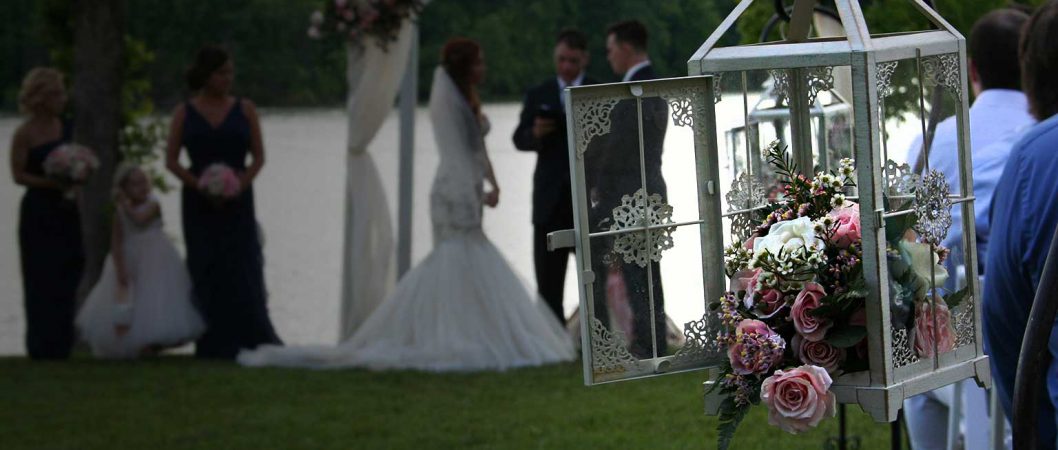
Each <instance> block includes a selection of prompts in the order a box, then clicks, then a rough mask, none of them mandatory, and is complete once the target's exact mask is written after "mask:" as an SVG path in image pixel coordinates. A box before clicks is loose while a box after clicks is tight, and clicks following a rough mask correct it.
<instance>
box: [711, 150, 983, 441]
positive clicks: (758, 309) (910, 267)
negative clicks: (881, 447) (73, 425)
mask: <svg viewBox="0 0 1058 450" xmlns="http://www.w3.org/2000/svg"><path fill="white" fill-rule="evenodd" d="M766 156H767V159H768V162H769V164H770V165H772V166H773V167H774V168H775V173H776V174H778V175H779V181H780V183H782V185H783V188H782V196H781V200H777V201H773V202H771V203H769V204H767V205H761V206H759V207H757V208H755V209H751V210H750V212H747V213H743V214H747V215H748V216H749V220H750V222H751V223H753V224H754V225H756V228H755V230H754V232H752V233H751V235H750V236H748V237H746V238H745V239H744V240H742V241H737V240H736V241H735V242H734V243H732V245H731V246H729V247H728V248H726V249H725V251H724V257H725V261H724V265H725V270H726V272H727V276H728V278H729V279H730V286H731V290H730V291H729V292H727V293H725V294H724V296H723V297H722V298H721V299H720V300H719V302H717V303H716V304H714V305H712V308H713V309H714V310H715V311H716V312H717V314H718V316H719V318H720V321H721V323H722V329H721V332H720V334H719V336H718V341H719V343H720V344H721V345H722V346H724V347H725V348H726V350H727V356H728V360H727V362H726V364H725V365H724V366H723V367H722V368H721V369H722V370H721V373H720V377H719V378H718V379H717V381H716V382H715V383H714V384H713V388H714V389H719V390H720V394H721V395H722V396H725V399H724V400H723V401H722V402H721V411H720V423H719V426H718V431H719V433H718V435H719V438H718V440H719V448H720V449H722V450H723V449H726V448H727V446H728V445H730V442H731V438H732V436H733V435H734V432H735V429H736V428H737V426H738V423H739V421H741V419H742V418H743V417H744V416H745V413H746V411H747V410H748V408H749V407H751V406H752V405H754V404H757V403H764V405H765V406H766V407H767V408H768V414H769V416H768V417H769V423H771V424H772V425H775V426H777V427H779V428H781V429H782V430H784V431H787V432H790V433H800V432H803V431H805V430H808V429H810V428H812V427H815V426H817V425H818V424H819V423H820V421H821V420H823V418H825V417H830V416H833V414H834V403H835V397H834V394H833V393H831V392H830V386H831V383H832V378H831V377H832V376H838V375H840V374H844V373H850V372H856V371H862V370H867V368H868V355H867V351H866V348H867V345H866V344H867V338H866V337H867V327H866V325H867V321H866V314H865V313H866V309H865V306H866V302H865V300H866V298H867V295H868V292H867V289H866V285H865V281H864V278H863V252H862V247H863V242H862V239H863V232H862V230H861V226H860V207H859V204H857V203H855V202H853V201H850V200H849V198H847V197H846V193H847V192H851V189H852V188H854V187H855V184H854V182H853V174H854V165H853V161H852V160H849V159H843V160H841V162H840V164H839V167H838V170H837V171H836V172H831V173H818V174H816V176H815V177H813V178H808V177H806V176H804V175H799V174H798V171H797V170H796V167H794V165H793V163H792V162H791V161H790V160H789V158H788V157H787V156H786V152H785V150H784V149H782V148H780V146H779V144H778V143H777V142H775V143H772V145H771V146H769V148H768V149H767V155H766ZM887 220H889V219H887ZM895 220H899V222H896V221H895ZM914 220H915V216H914V214H902V215H894V221H892V222H887V223H886V231H887V232H889V233H892V235H891V236H890V235H887V236H886V243H887V248H889V249H890V251H889V252H887V255H886V257H887V260H888V261H889V265H888V266H889V269H890V272H891V273H890V275H891V280H890V285H891V287H892V289H891V291H892V292H894V293H895V294H894V295H895V296H904V297H906V298H904V297H900V298H895V297H894V299H892V302H893V304H894V305H899V304H900V302H904V301H912V302H915V304H916V305H918V306H917V307H916V308H909V309H914V316H913V317H914V321H913V324H912V322H910V321H908V322H907V323H906V324H904V322H902V321H900V320H897V319H896V318H894V321H893V323H894V325H893V326H904V327H905V328H911V327H914V333H915V334H914V336H915V339H914V345H915V349H916V350H917V352H918V354H919V355H920V356H921V357H931V356H933V355H934V350H936V351H937V352H941V353H943V352H945V351H949V350H951V349H952V348H953V347H954V345H955V344H954V338H953V332H952V327H951V325H950V322H951V315H950V313H949V310H948V307H951V306H952V305H953V304H954V303H955V302H957V301H958V300H959V299H961V298H963V297H964V295H961V294H959V293H956V294H952V295H949V296H947V297H944V298H943V299H942V300H939V301H938V302H937V304H936V309H933V308H931V307H929V303H928V302H926V301H924V300H925V298H926V296H927V295H936V294H935V293H936V292H937V291H938V290H939V288H940V286H941V285H943V284H944V281H945V280H946V272H944V268H943V267H941V266H939V265H938V264H939V261H940V260H941V259H942V257H943V255H944V254H945V253H946V251H945V250H944V249H943V248H939V247H938V246H936V245H932V246H931V245H928V244H923V243H917V242H914V243H911V242H904V240H905V239H906V236H905V235H908V236H910V235H914V233H910V232H908V230H909V229H910V228H911V227H912V226H913V224H914ZM945 302H947V305H945ZM896 308H897V306H894V307H893V309H891V310H894V311H895V310H896ZM786 343H790V346H789V349H790V351H786ZM769 373H770V375H769Z"/></svg>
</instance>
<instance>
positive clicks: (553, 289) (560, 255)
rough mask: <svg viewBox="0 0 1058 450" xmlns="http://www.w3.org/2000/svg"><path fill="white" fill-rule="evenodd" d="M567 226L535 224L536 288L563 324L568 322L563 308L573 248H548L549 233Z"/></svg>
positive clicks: (534, 258) (534, 261)
mask: <svg viewBox="0 0 1058 450" xmlns="http://www.w3.org/2000/svg"><path fill="white" fill-rule="evenodd" d="M565 228H572V227H562V226H555V225H553V224H548V225H535V226H533V264H534V266H535V268H536V289H537V292H539V293H540V296H541V297H543V298H544V301H545V302H547V306H548V307H550V308H551V312H553V313H555V318H557V319H558V322H559V323H561V324H562V325H565V324H566V311H565V309H564V308H563V304H562V302H563V297H564V295H563V294H565V287H566V267H567V265H568V264H569V255H570V253H572V251H573V249H572V248H560V249H556V250H555V251H553V252H550V251H548V250H547V233H550V232H552V231H557V230H561V229H565Z"/></svg>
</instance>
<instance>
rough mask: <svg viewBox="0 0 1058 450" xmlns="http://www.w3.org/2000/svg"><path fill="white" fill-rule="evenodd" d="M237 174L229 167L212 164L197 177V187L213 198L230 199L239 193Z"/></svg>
mask: <svg viewBox="0 0 1058 450" xmlns="http://www.w3.org/2000/svg"><path fill="white" fill-rule="evenodd" d="M240 184H241V183H240V182H239V176H238V175H236V174H235V171H234V170H232V168H231V167H228V166H226V165H224V164H220V163H217V164H212V165H210V166H209V167H207V168H206V170H205V171H203V172H202V176H200V177H199V178H198V188H199V189H200V190H201V191H202V192H204V193H205V194H206V195H208V196H210V197H211V198H213V199H215V200H221V201H223V200H231V199H233V198H235V197H236V196H238V195H239V190H240Z"/></svg>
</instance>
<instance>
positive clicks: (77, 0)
mask: <svg viewBox="0 0 1058 450" xmlns="http://www.w3.org/2000/svg"><path fill="white" fill-rule="evenodd" d="M73 28H74V44H73V53H74V60H73V74H74V76H73V91H72V102H73V111H74V123H73V125H74V129H73V140H74V142H77V143H79V144H81V145H84V146H87V147H89V148H91V149H92V150H94V151H95V152H96V155H97V156H98V157H99V162H100V166H99V171H98V172H97V173H96V175H95V176H93V177H92V178H91V179H90V180H89V181H88V183H87V184H86V185H85V186H84V188H83V189H82V195H81V231H82V236H83V239H84V247H85V248H84V249H85V267H84V276H83V277H82V279H81V286H80V288H79V290H78V299H82V300H83V299H84V298H85V297H86V296H87V295H88V292H89V290H90V289H91V287H92V286H93V285H94V284H95V282H96V280H98V279H99V275H100V273H101V272H102V270H103V262H104V260H105V258H106V255H107V251H108V250H109V247H110V228H109V225H110V218H109V217H108V215H107V213H106V212H107V211H108V210H109V208H108V205H109V203H110V201H111V195H110V191H111V178H112V177H113V174H114V166H115V164H116V163H117V160H118V153H119V150H118V136H119V132H120V130H121V85H122V72H123V70H122V69H123V64H124V60H125V58H124V51H125V1H124V0H74V5H73Z"/></svg>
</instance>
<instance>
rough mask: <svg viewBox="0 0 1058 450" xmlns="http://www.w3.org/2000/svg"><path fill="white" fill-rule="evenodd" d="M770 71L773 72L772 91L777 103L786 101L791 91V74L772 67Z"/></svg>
mask: <svg viewBox="0 0 1058 450" xmlns="http://www.w3.org/2000/svg"><path fill="white" fill-rule="evenodd" d="M768 73H769V74H771V80H772V85H771V93H772V95H774V96H775V102H776V104H778V103H784V102H786V101H787V100H788V99H789V93H790V77H789V75H787V72H786V71H785V70H781V69H772V70H769V71H768Z"/></svg>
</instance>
